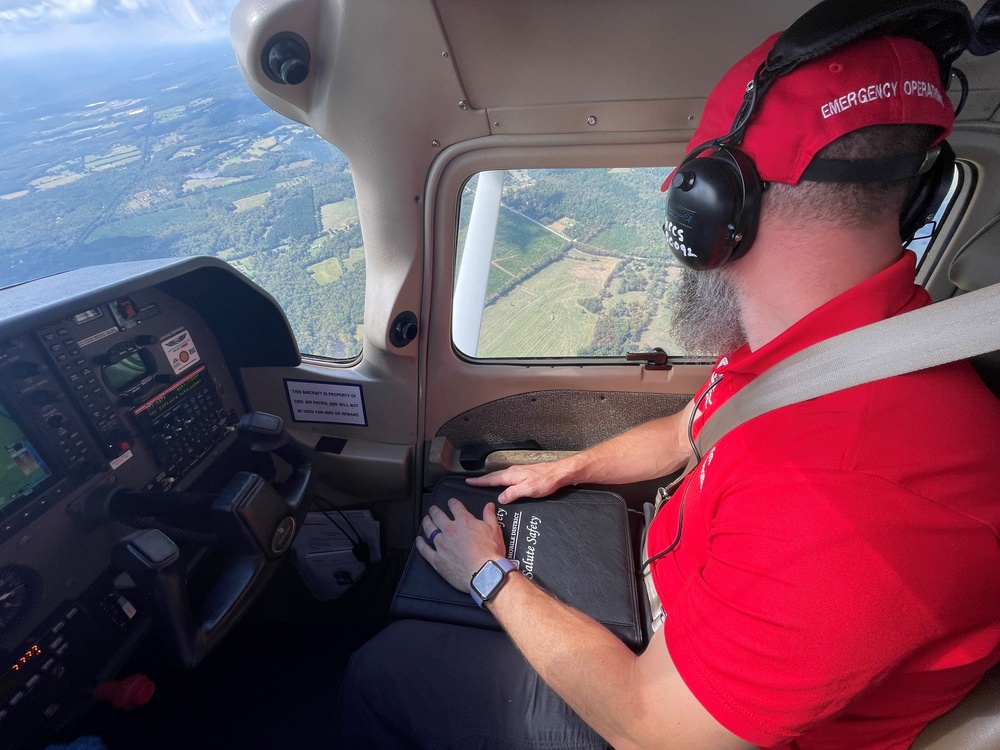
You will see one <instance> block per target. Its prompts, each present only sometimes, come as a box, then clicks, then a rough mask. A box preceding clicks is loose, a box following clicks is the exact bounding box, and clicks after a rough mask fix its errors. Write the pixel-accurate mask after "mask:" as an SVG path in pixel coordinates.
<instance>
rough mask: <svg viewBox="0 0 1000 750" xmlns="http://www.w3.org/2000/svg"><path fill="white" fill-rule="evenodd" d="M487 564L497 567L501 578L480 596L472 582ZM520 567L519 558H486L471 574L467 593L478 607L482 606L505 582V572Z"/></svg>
mask: <svg viewBox="0 0 1000 750" xmlns="http://www.w3.org/2000/svg"><path fill="white" fill-rule="evenodd" d="M488 566H495V567H497V568H499V569H500V572H501V579H500V581H499V582H497V584H496V585H495V586H493V587H492V588H491V589H490V590H489V591H485V592H483V593H484V594H485V596H480V595H479V594H478V593H477V592H476V586H475V583H474V582H475V580H476V578H477V577H478V576H479V574H480V573H482V572H483V570H484V569H486V568H487V567H488ZM520 568H521V561H520V560H510V559H508V558H506V557H500V558H497V559H496V560H487V561H486V562H484V563H483V565H482V567H481V568H479V570H477V571H476V572H475V573H474V574H473V576H472V579H471V580H470V582H469V594H470V595H471V596H472V601H474V602H475V603H476V605H477V606H478V607H480V608H483V607H484V605H485V604H486V602H487V601H489V600H490V599H492V598H493V596H494V595H495V594H496V592H497V591H499V590H500V587H501V586H503V584H504V583H505V582H506V580H507V574H508V573H510V572H511V571H512V570H520Z"/></svg>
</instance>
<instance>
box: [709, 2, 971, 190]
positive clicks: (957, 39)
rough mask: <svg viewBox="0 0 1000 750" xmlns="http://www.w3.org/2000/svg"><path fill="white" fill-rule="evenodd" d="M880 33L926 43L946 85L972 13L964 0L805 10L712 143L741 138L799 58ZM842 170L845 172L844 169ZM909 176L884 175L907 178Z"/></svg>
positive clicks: (916, 158) (918, 157)
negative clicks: (724, 130) (762, 102)
mask: <svg viewBox="0 0 1000 750" xmlns="http://www.w3.org/2000/svg"><path fill="white" fill-rule="evenodd" d="M876 34H877V35H879V36H905V37H910V38H912V39H916V40H917V41H918V42H920V43H921V44H923V45H924V46H925V47H928V48H929V49H930V50H931V52H933V53H934V56H935V57H936V58H937V61H938V67H939V72H940V74H941V84H942V87H943V88H944V89H946V90H947V88H948V84H949V82H950V80H951V72H952V69H951V66H952V63H953V62H954V61H955V60H956V59H957V58H958V56H959V55H961V54H962V52H963V51H964V50H965V48H966V47H967V46H968V44H969V40H970V39H971V37H972V17H971V16H970V15H969V9H968V8H967V7H966V6H965V3H963V2H961V0H919V2H912V3H900V2H899V0H823V2H821V3H819V4H818V5H816V6H815V7H813V8H812V9H810V10H808V11H806V12H805V13H804V14H803V15H802V16H800V17H799V19H798V20H797V21H795V23H793V24H792V25H791V26H789V27H788V28H787V29H786V30H785V31H784V32H783V33H782V34H781V36H780V37H778V39H777V40H776V41H775V43H774V47H772V48H771V51H770V53H769V54H768V56H767V58H766V59H765V60H764V62H763V63H761V65H760V67H759V68H757V71H756V73H755V74H754V77H753V79H752V80H751V81H750V82H749V83H748V84H747V90H746V93H745V94H744V95H743V103H742V104H741V105H740V108H739V110H738V111H737V113H736V117H735V118H734V120H733V125H732V128H731V129H730V131H729V133H727V134H726V135H724V136H722V137H721V138H717V139H715V141H714V143H715V144H716V145H717V146H721V145H733V146H738V145H739V144H740V143H741V142H742V141H743V136H744V135H745V133H746V129H747V126H748V125H749V124H750V120H751V119H752V117H753V112H754V110H755V109H756V107H757V104H758V103H759V102H760V100H761V99H762V98H763V97H764V94H765V92H766V91H767V89H769V88H770V87H771V84H773V83H774V82H775V81H776V80H777V79H778V78H780V77H781V76H785V75H788V74H789V73H791V72H792V71H793V70H794V69H795V68H796V67H798V66H799V65H800V64H801V63H804V62H807V61H809V60H813V59H815V58H817V57H822V56H823V55H825V54H828V53H830V52H832V51H833V50H835V49H838V48H840V47H843V46H845V45H847V44H850V43H851V42H854V41H857V40H858V39H861V38H863V37H865V36H872V35H876ZM960 80H961V81H962V99H961V101H960V102H959V106H958V108H957V110H958V111H960V110H961V108H962V106H963V105H964V104H965V98H966V95H967V92H968V89H967V86H968V84H967V83H966V81H965V76H964V75H960ZM956 114H957V111H956ZM925 156H929V154H927V155H925V154H907V155H906V156H905V157H904V158H905V159H906V160H907V163H911V162H917V163H916V166H918V167H919V166H920V165H921V164H922V163H923V162H924V161H925ZM878 161H884V160H878ZM856 163H857V162H856ZM879 166H885V165H884V164H883V165H880V164H877V163H876V162H875V161H872V162H871V164H870V167H869V168H868V169H862V170H861V171H860V172H859V174H866V173H869V172H871V171H873V170H875V169H877V168H878V167H879ZM836 169H837V168H836V167H835V166H831V167H829V172H830V173H832V172H835V171H836ZM892 171H893V172H897V171H898V169H897V168H895V167H894V168H893V169H892ZM923 171H926V169H924V170H923ZM827 173H828V172H827V171H824V170H822V169H818V170H814V174H827ZM840 174H843V171H841V172H840ZM918 174H922V172H911V173H910V174H907V175H905V177H913V176H916V175H918ZM905 177H895V178H886V179H905ZM807 179H813V180H816V181H831V182H854V181H858V182H872V181H875V180H876V179H877V178H872V177H869V178H862V179H859V180H854V179H851V178H849V177H847V176H841V177H836V178H828V179H826V180H823V179H817V178H816V177H810V178H807Z"/></svg>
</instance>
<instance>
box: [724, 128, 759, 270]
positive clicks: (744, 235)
mask: <svg viewBox="0 0 1000 750" xmlns="http://www.w3.org/2000/svg"><path fill="white" fill-rule="evenodd" d="M728 151H729V155H730V156H731V157H732V158H733V161H734V162H735V164H736V167H737V170H738V173H739V176H740V180H741V181H742V184H743V207H742V210H741V211H740V214H739V220H738V221H737V222H736V225H735V229H734V231H733V243H734V244H733V250H732V252H731V253H730V255H729V258H728V259H727V261H733V260H737V259H738V258H742V257H743V256H744V255H746V254H747V251H748V250H749V249H750V248H751V246H752V245H753V243H754V240H755V239H757V227H758V226H760V204H761V198H762V196H763V193H764V183H763V181H762V180H761V179H760V173H759V172H758V171H757V165H756V164H754V163H753V159H751V158H750V156H749V155H748V154H746V153H744V152H743V151H740V150H739V149H735V148H734V149H728Z"/></svg>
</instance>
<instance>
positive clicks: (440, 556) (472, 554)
mask: <svg viewBox="0 0 1000 750" xmlns="http://www.w3.org/2000/svg"><path fill="white" fill-rule="evenodd" d="M448 508H449V509H450V510H451V513H452V515H453V516H454V517H455V518H454V520H452V519H451V518H449V517H448V514H447V513H445V512H444V511H443V510H441V508H439V507H437V506H436V505H432V506H431V508H430V510H429V511H428V513H427V515H426V516H424V520H423V521H422V522H421V524H420V526H421V528H422V529H423V531H424V536H426V537H427V538H428V539H430V538H431V535H432V534H433V536H434V538H433V544H428V543H427V542H426V540H425V539H424V537H419V536H418V537H417V551H418V552H419V553H420V554H421V555H422V556H423V558H424V559H425V560H426V561H427V562H429V563H430V564H431V567H432V568H434V570H436V571H437V572H438V573H440V574H441V577H442V578H444V579H445V580H446V581H447V582H448V583H450V584H451V585H452V586H454V587H455V588H456V589H458V590H459V591H464V592H466V593H468V592H469V590H470V589H469V583H470V581H471V580H472V576H474V575H475V574H476V571H477V570H479V569H480V568H481V567H482V566H483V563H484V562H486V561H487V560H497V559H499V558H501V557H505V556H506V551H505V550H504V545H503V532H502V531H501V530H500V524H499V523H498V522H497V512H496V506H494V505H493V503H487V504H486V507H485V508H483V519H482V520H481V521H480V520H479V519H478V518H476V517H475V516H473V515H472V514H471V513H469V511H467V510H466V509H465V506H464V505H462V503H460V502H459V501H458V500H456V499H455V498H452V499H451V500H449V501H448ZM437 529H440V533H438V534H435V533H434V532H435V530H437Z"/></svg>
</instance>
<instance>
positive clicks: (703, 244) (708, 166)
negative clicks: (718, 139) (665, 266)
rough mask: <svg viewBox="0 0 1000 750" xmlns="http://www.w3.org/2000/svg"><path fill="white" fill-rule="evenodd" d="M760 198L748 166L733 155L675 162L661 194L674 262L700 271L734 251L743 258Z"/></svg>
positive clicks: (721, 151)
mask: <svg viewBox="0 0 1000 750" xmlns="http://www.w3.org/2000/svg"><path fill="white" fill-rule="evenodd" d="M703 150H704V149H701V150H700V151H703ZM760 192H761V182H760V177H759V175H758V174H757V169H756V167H755V166H754V164H753V160H751V159H750V157H749V156H747V155H746V154H744V153H742V152H740V151H738V150H736V149H731V148H727V147H722V148H717V149H714V150H713V151H712V153H710V154H708V155H705V156H702V157H700V158H690V157H689V158H688V159H685V160H684V161H683V162H681V165H680V166H679V167H678V168H677V169H676V170H675V172H674V177H673V182H672V184H671V186H670V188H669V189H668V190H667V196H666V220H665V221H664V225H663V231H664V233H665V234H666V240H667V245H668V246H669V247H670V249H671V251H672V252H673V254H674V257H676V258H677V260H678V261H680V263H682V264H683V265H685V266H687V267H688V268H692V269H694V270H697V271H702V270H708V269H711V268H718V267H719V266H721V265H722V264H723V263H726V262H727V261H728V260H730V258H731V256H732V255H733V252H734V250H736V249H737V248H739V249H740V255H742V254H743V253H745V252H746V250H747V249H749V247H750V245H751V244H753V238H754V236H755V235H756V232H757V221H758V215H759V206H760ZM747 209H750V210H749V211H748V210H747Z"/></svg>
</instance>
